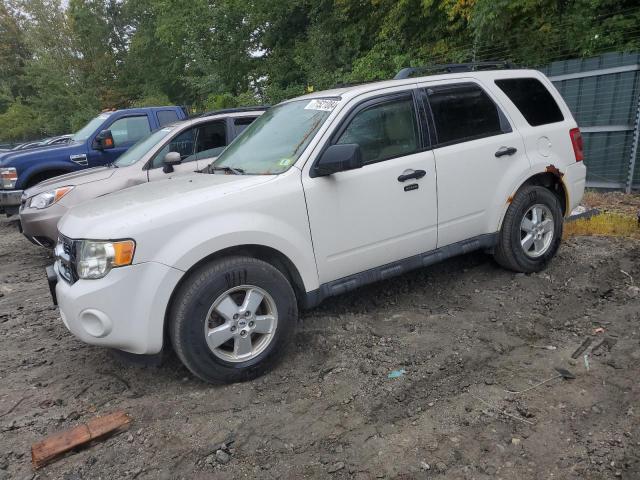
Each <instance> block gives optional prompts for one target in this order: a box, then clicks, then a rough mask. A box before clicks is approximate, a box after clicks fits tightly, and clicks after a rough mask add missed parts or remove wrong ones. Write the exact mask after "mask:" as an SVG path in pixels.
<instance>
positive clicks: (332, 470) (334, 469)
mask: <svg viewBox="0 0 640 480" xmlns="http://www.w3.org/2000/svg"><path fill="white" fill-rule="evenodd" d="M343 468H344V463H343V462H338V463H334V464H333V465H332V466H330V467H329V469H328V470H327V472H329V473H336V472H339V471H340V470H342V469H343Z"/></svg>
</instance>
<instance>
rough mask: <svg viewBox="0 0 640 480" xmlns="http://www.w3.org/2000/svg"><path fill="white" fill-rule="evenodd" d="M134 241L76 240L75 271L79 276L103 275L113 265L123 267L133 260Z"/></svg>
mask: <svg viewBox="0 0 640 480" xmlns="http://www.w3.org/2000/svg"><path fill="white" fill-rule="evenodd" d="M135 249H136V243H135V242H134V241H133V240H122V241H119V242H102V241H96V240H78V241H77V244H76V272H77V274H78V277H79V278H84V279H97V278H102V277H104V276H105V275H106V274H107V273H109V272H110V271H111V269H112V268H115V267H124V266H125V265H131V262H133V253H134V252H135Z"/></svg>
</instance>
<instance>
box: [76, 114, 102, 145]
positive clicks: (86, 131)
mask: <svg viewBox="0 0 640 480" xmlns="http://www.w3.org/2000/svg"><path fill="white" fill-rule="evenodd" d="M109 115H111V114H110V113H101V114H100V115H98V116H97V117H96V118H94V119H93V120H90V121H89V123H87V124H86V125H85V126H84V127H82V128H81V129H80V130H78V131H77V132H76V133H74V134H73V136H72V137H71V138H72V139H73V141H74V142H84V141H85V140H86V139H87V138H89V136H90V135H91V134H92V133H93V132H95V131H96V129H97V128H98V127H99V126H100V125H102V122H104V121H105V120H106V119H107V118H109Z"/></svg>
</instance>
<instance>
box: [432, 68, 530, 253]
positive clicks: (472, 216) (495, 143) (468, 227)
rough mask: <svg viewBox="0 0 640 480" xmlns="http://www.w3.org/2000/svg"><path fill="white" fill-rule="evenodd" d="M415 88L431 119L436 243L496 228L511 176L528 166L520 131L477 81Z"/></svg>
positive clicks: (518, 173)
mask: <svg viewBox="0 0 640 480" xmlns="http://www.w3.org/2000/svg"><path fill="white" fill-rule="evenodd" d="M419 87H422V88H421V89H420V92H421V94H422V95H423V99H424V101H425V103H426V104H428V105H429V106H430V109H431V114H432V115H431V116H430V118H431V119H432V121H433V123H434V125H433V126H434V128H432V129H431V130H432V133H434V134H435V138H433V139H432V140H433V144H434V145H433V147H434V148H433V152H434V154H435V158H436V169H437V170H438V205H439V211H438V247H442V246H445V245H449V244H452V243H456V242H459V241H462V240H466V239H469V238H472V237H476V236H478V235H482V234H487V233H494V232H496V231H497V229H498V226H499V221H500V220H499V217H500V215H501V213H502V212H503V210H504V207H505V205H506V202H507V199H508V197H509V195H511V191H512V188H513V179H515V178H519V176H520V175H521V173H522V172H525V171H527V170H528V169H529V166H530V165H529V159H528V157H527V155H526V153H525V148H524V142H523V140H522V136H521V135H520V133H519V132H518V131H517V130H516V129H515V128H512V127H511V124H510V122H509V120H508V118H507V116H506V115H505V113H504V111H503V109H502V108H501V107H500V105H499V104H498V102H497V100H496V99H494V98H492V97H491V96H490V94H489V92H488V91H487V90H486V89H485V88H483V87H482V85H480V84H479V83H476V82H475V81H472V80H464V81H460V80H451V81H448V82H437V83H436V82H425V83H420V84H419Z"/></svg>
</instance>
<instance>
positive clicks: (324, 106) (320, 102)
mask: <svg viewBox="0 0 640 480" xmlns="http://www.w3.org/2000/svg"><path fill="white" fill-rule="evenodd" d="M336 105H338V100H327V99H325V98H316V99H315V100H311V101H310V102H309V103H308V104H307V106H306V107H304V109H305V110H322V111H323V112H331V111H333V109H334V108H336Z"/></svg>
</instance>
